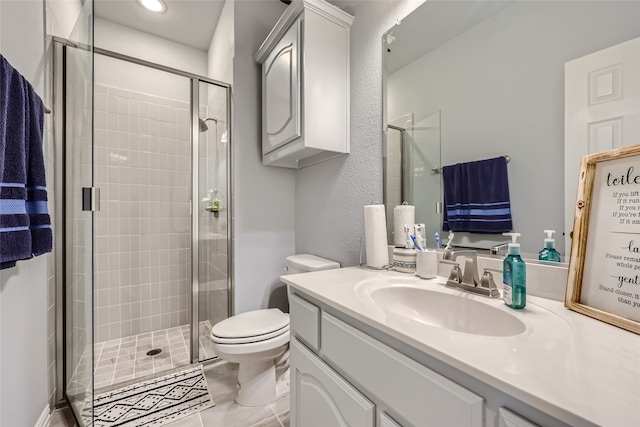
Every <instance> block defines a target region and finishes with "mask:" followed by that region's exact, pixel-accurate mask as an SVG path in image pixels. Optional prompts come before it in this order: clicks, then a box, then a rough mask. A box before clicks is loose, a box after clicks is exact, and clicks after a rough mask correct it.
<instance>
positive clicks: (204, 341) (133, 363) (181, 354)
mask: <svg viewBox="0 0 640 427" xmlns="http://www.w3.org/2000/svg"><path fill="white" fill-rule="evenodd" d="M210 333H211V324H210V323H209V322H208V321H206V322H201V323H200V331H199V336H200V360H206V359H209V358H212V357H215V353H214V351H213V347H212V343H211V339H210V338H209V336H210V335H209V334H210ZM188 346H189V326H188V325H185V326H180V327H177V328H171V329H164V330H160V331H154V332H148V333H145V334H140V335H134V336H131V337H126V338H121V339H117V340H113V341H106V342H101V343H96V344H95V345H94V358H95V362H94V381H95V383H94V384H95V389H96V390H100V389H102V388H105V387H109V386H112V385H114V384H119V383H122V382H125V381H130V380H133V379H137V378H142V377H148V376H151V375H154V374H159V373H161V372H164V371H168V370H170V369H174V368H179V367H181V366H187V365H188V364H189V347H188ZM152 349H162V352H161V353H160V354H158V355H156V356H148V355H147V352H148V351H149V350H152ZM85 382H86V381H85Z"/></svg>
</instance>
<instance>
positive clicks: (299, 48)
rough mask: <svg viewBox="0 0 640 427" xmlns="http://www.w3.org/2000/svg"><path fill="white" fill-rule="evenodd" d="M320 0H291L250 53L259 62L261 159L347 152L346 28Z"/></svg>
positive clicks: (308, 158) (297, 160) (302, 159)
mask: <svg viewBox="0 0 640 427" xmlns="http://www.w3.org/2000/svg"><path fill="white" fill-rule="evenodd" d="M352 22H353V17H352V16H351V15H349V14H347V13H345V12H343V11H342V10H340V9H338V8H337V7H335V6H333V5H331V4H329V3H327V2H326V1H323V0H294V2H292V3H291V4H290V5H289V6H288V7H287V9H286V10H285V13H284V14H283V15H282V17H281V18H280V19H279V20H278V22H277V23H276V25H275V27H274V28H273V30H272V31H271V33H269V35H268V36H267V38H266V40H265V41H264V42H263V43H262V46H260V49H259V50H258V52H257V53H256V55H255V57H254V58H255V60H256V61H258V62H259V63H261V64H262V161H263V163H264V164H265V165H271V166H280V167H288V168H296V169H297V168H301V167H305V166H309V165H312V164H315V163H318V162H321V161H324V160H327V159H330V158H333V157H336V156H339V155H342V154H346V153H349V29H350V27H351V23H352Z"/></svg>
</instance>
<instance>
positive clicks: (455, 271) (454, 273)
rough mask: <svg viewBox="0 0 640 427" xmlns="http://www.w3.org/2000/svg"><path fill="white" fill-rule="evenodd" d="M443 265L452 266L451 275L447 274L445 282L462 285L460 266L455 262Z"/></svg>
mask: <svg viewBox="0 0 640 427" xmlns="http://www.w3.org/2000/svg"><path fill="white" fill-rule="evenodd" d="M445 264H453V268H452V269H451V273H450V274H449V279H447V282H456V283H462V271H461V270H460V265H459V264H458V263H455V262H451V263H449V262H447V263H445Z"/></svg>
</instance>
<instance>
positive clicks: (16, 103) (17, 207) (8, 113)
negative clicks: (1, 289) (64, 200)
mask: <svg viewBox="0 0 640 427" xmlns="http://www.w3.org/2000/svg"><path fill="white" fill-rule="evenodd" d="M43 124H44V105H43V103H42V99H40V97H39V96H38V94H37V93H36V92H35V90H34V89H33V87H32V86H31V84H30V83H29V82H28V81H27V80H26V79H25V78H24V77H23V76H22V75H21V74H20V73H19V72H18V71H17V70H15V69H14V68H13V67H12V66H11V65H10V64H9V62H8V61H7V60H6V59H5V58H4V57H3V56H2V55H0V269H4V268H9V267H13V266H15V264H16V261H18V260H22V259H29V258H31V257H32V256H37V255H41V254H43V253H46V252H51V246H52V236H51V234H52V233H51V220H50V218H49V213H48V207H47V189H46V179H45V170H44V157H43V153H42V140H43Z"/></svg>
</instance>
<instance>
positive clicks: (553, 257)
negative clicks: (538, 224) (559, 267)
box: [538, 230, 560, 262]
mask: <svg viewBox="0 0 640 427" xmlns="http://www.w3.org/2000/svg"><path fill="white" fill-rule="evenodd" d="M544 232H545V233H547V238H546V239H544V248H543V249H542V250H541V251H540V252H539V253H538V259H539V260H541V261H552V262H560V252H558V251H557V250H556V241H555V240H554V239H553V233H555V232H556V231H555V230H544Z"/></svg>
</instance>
